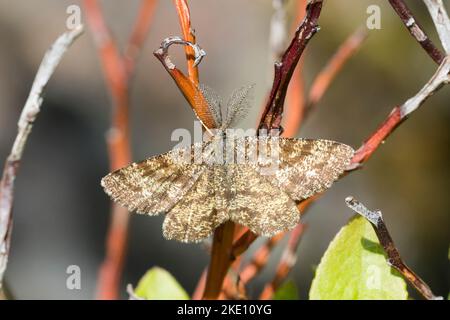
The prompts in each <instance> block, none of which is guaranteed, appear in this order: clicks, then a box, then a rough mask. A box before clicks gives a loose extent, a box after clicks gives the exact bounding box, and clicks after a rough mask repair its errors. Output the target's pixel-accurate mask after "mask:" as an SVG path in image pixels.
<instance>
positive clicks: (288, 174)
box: [101, 86, 354, 242]
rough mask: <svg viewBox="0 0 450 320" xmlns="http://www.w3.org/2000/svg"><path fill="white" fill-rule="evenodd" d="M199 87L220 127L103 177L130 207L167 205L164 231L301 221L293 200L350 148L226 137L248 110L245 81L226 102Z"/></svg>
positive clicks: (277, 228)
mask: <svg viewBox="0 0 450 320" xmlns="http://www.w3.org/2000/svg"><path fill="white" fill-rule="evenodd" d="M201 92H202V93H203V95H204V97H205V98H206V100H207V102H208V105H209V107H210V110H211V114H212V115H213V117H214V120H215V122H216V125H217V128H219V129H218V130H216V131H215V132H214V133H213V134H212V136H211V138H210V139H209V140H208V141H204V142H199V143H194V144H193V145H191V146H189V147H185V148H181V149H174V150H171V151H169V152H167V153H165V154H161V155H158V156H155V157H152V158H149V159H147V160H144V161H141V162H137V163H132V164H131V165H129V166H127V167H125V168H122V169H119V170H117V171H115V172H112V173H110V174H108V175H107V176H105V177H104V178H103V179H102V181H101V185H102V186H103V188H104V190H105V192H106V193H107V194H108V195H109V196H110V197H111V198H112V199H113V200H114V201H116V202H118V203H119V204H121V205H122V206H125V207H126V208H127V209H128V210H129V211H136V212H137V213H141V214H147V215H157V214H159V213H166V217H165V220H164V223H163V235H164V237H165V238H167V239H176V240H179V241H182V242H198V241H202V240H204V239H205V238H207V237H209V236H210V235H211V234H212V233H213V231H214V230H215V228H217V227H218V226H220V225H221V224H223V223H224V222H226V221H228V220H231V221H233V222H235V223H238V224H240V225H243V226H246V227H248V228H249V229H250V230H251V231H252V232H254V233H255V234H258V235H262V236H267V237H271V236H274V235H275V234H277V233H279V232H283V231H288V230H290V229H292V228H293V227H295V226H296V225H297V224H298V223H299V219H300V212H299V209H298V208H297V203H298V201H301V200H304V199H307V198H309V197H311V196H312V195H314V194H316V193H318V192H321V191H323V190H325V189H327V188H329V187H330V186H331V184H332V183H333V181H335V180H336V179H337V178H338V177H339V176H340V175H341V174H342V173H343V171H344V170H345V168H346V167H347V166H348V165H349V163H350V159H351V158H352V156H353V153H354V150H353V149H352V148H351V147H349V146H347V145H345V144H342V143H339V142H335V141H330V140H322V139H294V138H281V137H272V136H268V135H263V136H261V135H253V136H243V137H233V139H232V140H233V143H234V144H233V143H228V142H229V134H228V133H227V132H228V130H227V129H228V128H230V127H231V126H232V125H234V124H235V122H236V121H237V120H238V119H239V118H242V116H243V114H244V112H245V111H246V110H248V106H249V97H250V92H251V87H249V86H246V87H243V88H240V89H238V90H236V91H234V93H233V94H232V95H231V97H230V98H229V99H228V101H227V103H226V105H225V107H223V103H222V101H221V99H220V98H219V97H218V95H216V94H215V93H214V92H213V91H212V90H210V89H209V88H207V87H202V88H201ZM230 146H231V147H230ZM238 146H239V147H238ZM262 150H264V151H265V153H266V154H265V155H264V156H261V154H260V153H261V151H262ZM230 151H232V152H231V153H230ZM274 151H276V152H274ZM180 154H181V155H182V157H180ZM199 154H200V159H201V161H198V160H199V159H198V155H199ZM230 154H232V155H230ZM267 154H276V157H269V156H267ZM218 155H221V156H222V157H218ZM180 159H181V160H180ZM218 159H219V160H218ZM230 159H231V160H232V161H230ZM236 159H240V161H236ZM269 168H272V170H269V172H270V173H269V174H267V172H266V171H267V169H269ZM274 168H275V169H274Z"/></svg>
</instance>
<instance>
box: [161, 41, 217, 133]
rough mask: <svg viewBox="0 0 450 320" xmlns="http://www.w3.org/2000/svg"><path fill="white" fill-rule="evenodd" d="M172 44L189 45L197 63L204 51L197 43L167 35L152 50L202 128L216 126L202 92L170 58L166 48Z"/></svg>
mask: <svg viewBox="0 0 450 320" xmlns="http://www.w3.org/2000/svg"><path fill="white" fill-rule="evenodd" d="M173 44H182V45H185V46H189V47H191V48H192V49H193V50H194V61H195V62H196V63H197V64H198V63H200V61H201V60H202V58H203V57H204V56H205V54H206V53H205V51H203V50H202V49H201V48H200V47H199V46H198V45H197V44H194V43H191V42H189V41H185V40H183V39H181V38H180V37H169V38H166V39H164V40H163V42H162V43H161V46H160V47H159V48H158V49H157V50H156V51H155V52H153V54H154V55H155V57H156V58H158V60H159V61H160V62H161V63H162V65H163V66H164V68H165V69H166V70H167V72H168V73H169V74H170V75H171V76H172V79H173V80H174V81H175V83H176V85H177V86H178V88H179V89H180V91H181V93H182V94H183V96H184V97H185V98H186V100H187V102H188V103H189V105H190V106H191V108H192V110H193V111H194V112H195V114H196V116H197V118H198V119H199V120H200V121H201V123H202V124H203V126H204V128H205V129H211V128H214V127H215V126H216V123H215V121H214V117H213V116H212V114H211V112H210V110H209V107H208V103H207V101H206V99H205V98H204V97H203V94H202V92H201V91H200V89H199V88H198V86H197V84H196V83H194V82H192V81H191V79H189V78H188V77H186V76H185V75H184V74H183V72H181V71H180V70H179V69H178V68H177V67H176V66H175V64H173V63H172V61H171V60H170V56H169V52H168V50H169V47H170V46H171V45H173Z"/></svg>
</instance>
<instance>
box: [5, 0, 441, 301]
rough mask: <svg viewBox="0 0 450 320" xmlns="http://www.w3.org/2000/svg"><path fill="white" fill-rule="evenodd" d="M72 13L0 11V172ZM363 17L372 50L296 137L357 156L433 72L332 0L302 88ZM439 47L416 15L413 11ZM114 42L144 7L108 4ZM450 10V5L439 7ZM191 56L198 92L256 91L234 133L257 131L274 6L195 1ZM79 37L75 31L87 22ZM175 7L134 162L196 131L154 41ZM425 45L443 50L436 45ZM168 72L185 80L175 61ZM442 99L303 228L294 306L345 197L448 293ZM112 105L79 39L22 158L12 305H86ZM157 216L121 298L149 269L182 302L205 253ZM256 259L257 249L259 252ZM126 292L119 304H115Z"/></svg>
mask: <svg viewBox="0 0 450 320" xmlns="http://www.w3.org/2000/svg"><path fill="white" fill-rule="evenodd" d="M71 4H78V5H80V6H81V3H79V2H78V1H75V0H72V1H66V0H58V1H56V0H39V1H37V0H34V1H24V0H21V1H12V0H0V46H1V50H0V159H1V162H2V163H3V161H4V159H5V158H6V156H7V154H8V152H9V150H10V148H11V145H12V141H13V139H14V137H15V135H16V122H17V119H18V117H19V114H20V111H21V109H22V106H23V103H24V102H25V100H26V97H27V94H28V91H29V89H30V86H31V83H32V80H33V78H34V74H35V72H36V70H37V67H38V65H39V63H40V61H41V59H42V56H43V54H44V52H45V50H46V49H47V48H48V46H49V45H50V44H51V43H52V42H53V41H54V39H55V38H56V37H57V36H58V35H59V34H60V33H62V32H63V31H64V29H65V20H66V18H67V14H66V8H67V6H69V5H71ZM370 4H378V5H380V7H381V10H382V12H381V13H382V15H381V19H382V20H381V26H382V29H381V30H373V31H370V32H369V37H368V39H367V40H366V42H365V43H364V45H363V47H362V48H361V50H360V51H359V52H358V53H357V55H356V56H355V57H354V58H352V59H351V60H350V61H349V63H348V64H347V66H346V67H345V68H344V70H343V71H342V72H341V73H340V74H339V76H338V77H337V79H336V80H335V82H334V83H333V85H332V86H331V88H330V89H329V90H328V92H327V94H326V96H325V97H324V98H323V100H322V101H321V102H320V104H319V105H318V108H317V110H316V111H315V112H314V114H313V115H312V116H311V117H310V118H309V119H308V122H307V123H306V124H305V126H304V127H303V128H302V131H301V132H300V133H299V135H298V136H301V137H314V138H328V139H333V140H338V141H342V142H345V143H347V144H350V145H352V146H354V147H358V146H359V145H360V144H361V142H362V141H363V140H364V139H365V138H366V137H367V136H368V135H369V134H370V133H371V132H372V131H373V130H374V129H375V128H376V127H377V126H378V124H379V123H380V122H381V121H382V120H383V119H384V118H385V117H386V115H387V114H388V113H389V112H390V110H391V109H392V108H393V106H395V105H397V104H400V103H402V102H404V101H405V99H407V98H408V97H410V96H411V95H412V94H414V93H415V92H416V91H417V90H418V89H420V87H421V86H422V85H423V84H424V83H425V82H426V81H427V80H428V79H429V77H430V76H431V75H432V74H433V72H434V70H435V68H436V65H435V64H434V63H433V62H432V60H431V59H430V58H429V57H428V56H427V54H426V53H425V52H424V51H423V50H422V49H421V48H420V46H419V45H418V44H417V43H416V42H415V40H413V38H412V37H411V36H410V35H409V33H408V32H407V30H406V29H405V27H404V26H403V25H402V23H401V21H400V19H399V18H398V16H397V15H396V14H395V13H394V12H393V10H392V9H391V7H390V6H389V5H387V3H386V1H375V0H370V1H367V0H359V1H353V0H339V1H336V0H335V1H326V3H325V6H324V9H323V13H322V15H321V17H320V20H319V22H320V25H321V31H320V32H319V33H318V34H317V35H316V36H315V37H314V39H313V40H312V41H311V43H310V46H309V47H308V50H307V53H306V59H305V68H304V76H305V79H306V82H307V83H310V82H311V80H312V79H313V77H314V75H315V74H316V73H317V72H318V71H319V70H320V69H321V67H322V66H324V64H325V63H326V61H327V60H328V59H329V58H330V57H331V55H332V54H333V53H334V51H335V49H336V48H337V47H338V45H339V44H340V43H341V42H342V41H343V40H344V39H345V38H346V37H347V36H348V35H349V34H351V33H352V32H353V31H354V30H355V29H356V28H357V27H359V26H360V25H364V24H365V21H366V19H367V17H368V15H367V14H366V9H367V7H368V6H369V5H370ZM408 4H409V5H410V6H411V9H412V10H413V11H414V13H415V14H416V15H417V17H418V18H419V20H420V21H421V22H422V24H423V26H424V27H425V29H426V30H427V31H428V33H429V35H431V36H432V38H433V39H436V37H435V31H434V29H433V25H432V23H431V19H430V18H429V16H428V14H427V11H426V8H425V6H424V5H423V4H422V3H421V1H408ZM102 5H103V8H104V10H105V12H106V16H107V19H108V23H109V25H110V27H111V28H112V29H113V31H114V34H115V36H116V38H117V41H118V42H119V43H120V44H124V43H125V41H126V40H127V37H128V34H129V32H130V31H131V28H132V25H133V21H134V18H135V15H136V12H137V9H138V5H139V1H137V0H133V1H119V0H108V1H102ZM448 5H450V4H448ZM190 6H191V15H192V21H193V26H194V27H195V29H196V34H197V40H198V42H199V44H200V45H201V46H202V47H203V48H204V49H205V50H206V51H207V54H208V55H207V57H206V58H205V59H204V61H203V62H202V63H201V65H200V77H201V82H203V83H205V84H207V85H208V86H210V87H213V88H215V89H216V90H217V91H218V92H219V93H221V94H222V95H223V96H227V95H228V94H229V93H230V92H231V91H232V90H233V89H235V88H237V87H239V86H241V85H246V84H250V83H255V84H256V92H255V102H254V108H253V110H252V112H251V113H250V115H249V116H248V118H247V119H246V120H244V121H243V126H244V127H252V126H254V125H255V123H256V122H257V118H258V114H259V112H260V108H261V106H262V103H263V101H264V97H265V94H266V92H267V90H268V89H269V87H270V83H271V77H272V70H273V65H272V62H271V61H270V59H269V56H270V54H269V44H268V34H269V27H270V18H271V15H272V12H273V9H272V4H271V1H270V0H258V1H255V0H252V1H251V0H227V1H224V0H221V1H220V0H208V1H205V0H191V1H190ZM82 20H83V22H85V21H84V16H83V17H82ZM179 34H180V30H179V25H178V20H177V15H176V12H175V9H174V7H173V4H172V1H168V0H161V1H159V3H158V6H157V9H156V14H155V16H154V21H153V22H152V26H151V30H150V33H149V35H148V38H147V41H146V45H145V48H144V52H143V55H142V57H141V59H140V60H139V63H138V66H137V70H136V75H135V77H134V79H133V84H132V93H131V95H132V96H131V102H132V119H131V122H132V123H131V126H132V145H133V158H134V159H135V160H140V159H144V158H146V157H149V156H152V155H156V154H159V153H163V152H165V151H167V150H168V149H169V148H171V147H172V146H173V145H174V144H175V143H174V142H171V141H170V134H171V132H172V131H173V130H174V129H176V128H187V129H190V130H192V128H193V120H194V116H193V113H192V111H191V110H190V108H189V106H188V104H187V103H186V102H185V100H184V98H183V97H182V95H181V94H180V93H179V91H178V89H177V88H176V86H175V84H174V83H173V81H172V79H171V78H170V77H169V76H168V74H167V73H166V71H165V70H164V69H163V67H162V66H161V64H160V63H159V62H158V61H157V60H156V59H155V58H154V57H153V55H152V51H153V50H154V49H156V48H157V47H158V46H159V44H160V42H161V40H162V39H163V38H165V37H167V36H170V35H179ZM435 43H439V42H438V41H437V40H436V41H435ZM172 52H177V53H178V55H176V57H178V58H175V61H178V62H179V63H178V65H179V66H180V67H183V68H184V60H183V59H182V54H181V53H182V48H176V47H174V49H173V50H172ZM449 99H450V88H443V89H442V90H441V91H439V93H438V94H436V95H435V96H433V97H432V98H431V99H430V100H428V101H427V102H426V104H425V105H424V106H423V108H422V109H420V110H419V111H418V112H416V113H414V114H413V116H412V117H411V118H410V119H409V120H408V121H406V122H405V123H404V124H402V126H401V127H400V128H399V129H398V130H397V131H396V132H395V133H394V134H393V135H392V136H391V137H390V138H389V139H388V140H387V142H386V144H385V145H383V146H382V147H381V148H380V149H379V150H378V151H377V152H376V154H375V155H374V156H373V158H372V159H370V161H369V162H368V163H367V164H366V166H365V168H364V169H363V170H361V171H359V172H356V173H354V174H351V175H349V176H348V177H346V178H345V179H343V180H341V181H339V182H338V183H336V184H335V185H334V186H333V188H332V189H330V190H329V191H328V192H327V193H326V194H325V196H324V197H322V199H321V200H320V201H318V202H317V203H316V204H315V205H314V206H313V207H312V208H311V209H310V211H309V212H308V214H307V215H306V216H305V219H304V220H305V222H307V223H308V225H309V228H308V230H307V232H306V234H305V236H304V238H303V240H302V242H301V244H300V247H299V249H298V262H297V265H296V267H295V268H294V270H293V271H292V273H291V275H290V278H292V279H294V280H295V281H296V283H297V284H298V286H299V288H300V291H301V296H302V298H306V297H307V292H308V289H309V286H310V283H311V279H312V276H313V270H314V266H315V265H317V264H318V263H319V261H320V258H321V256H322V254H323V253H324V251H325V249H326V248H327V245H328V243H329V242H330V240H331V239H332V238H333V237H334V235H335V234H336V233H337V232H338V231H339V229H340V228H341V227H342V226H343V225H344V224H345V223H346V222H347V220H348V219H349V218H350V217H351V216H352V212H351V211H350V210H349V209H348V208H347V207H346V206H345V203H344V199H345V197H346V196H348V195H354V196H355V197H357V198H358V199H360V200H362V201H363V202H364V203H366V204H367V205H368V206H369V207H372V208H380V209H382V211H383V213H384V217H385V219H386V221H387V223H388V226H389V228H390V230H391V233H392V235H393V237H394V240H395V242H396V244H397V246H398V248H399V249H400V252H401V253H402V255H403V257H404V259H405V261H406V262H407V263H408V264H409V265H410V266H411V267H412V269H413V270H415V271H416V272H417V273H418V274H419V275H420V276H421V277H422V278H424V279H425V281H427V282H428V283H429V285H430V286H431V287H432V289H433V290H434V291H435V293H437V294H440V295H444V296H446V295H447V294H448V292H449V282H450V281H449V279H450V273H449V262H448V259H447V255H448V249H449V242H450V232H449V222H450V212H449V208H450V203H449V202H450V197H449V189H450V179H449V178H450V177H449V174H450V171H449V160H450V153H449V143H450V139H449V138H450V127H449V123H450V108H449ZM110 114H111V103H110V100H109V96H108V91H107V89H106V87H105V83H104V79H103V74H102V70H101V66H100V61H99V58H98V55H97V52H96V48H95V46H94V43H93V39H92V34H91V32H90V30H89V28H87V29H86V32H85V34H84V35H83V36H82V38H81V39H79V40H78V41H77V42H76V43H75V45H74V46H73V47H72V48H71V49H70V51H69V52H68V54H67V55H66V56H65V57H64V59H63V61H62V63H61V65H60V66H59V67H58V69H57V71H56V73H55V74H54V76H53V78H52V79H51V81H50V83H49V86H48V88H47V91H46V96H45V101H44V104H43V111H42V113H41V114H40V115H39V118H38V121H37V123H36V124H35V126H34V129H33V132H32V134H31V137H30V139H29V141H28V142H29V144H28V145H27V149H26V151H25V155H24V160H23V164H22V167H21V170H20V173H19V177H18V180H17V188H16V198H15V209H14V232H13V239H12V252H11V257H10V263H9V268H8V271H7V276H6V281H7V285H8V287H9V289H10V291H11V293H12V294H13V295H14V297H15V298H18V299H28V298H37V299H91V298H93V297H94V295H95V286H96V278H97V272H98V267H99V265H100V263H101V261H102V258H103V254H104V242H105V234H106V230H107V225H108V221H109V200H108V197H107V196H106V195H105V194H104V193H103V191H102V189H101V187H100V184H99V182H100V179H101V177H102V176H103V175H105V174H106V173H108V160H107V152H106V151H107V150H106V146H105V141H104V137H105V132H106V130H107V128H108V123H109V119H110ZM161 224H162V217H145V216H137V215H133V216H132V219H131V232H130V234H131V236H130V241H129V251H128V257H127V261H126V267H125V271H124V279H123V286H122V287H123V288H125V285H126V284H127V283H132V284H136V283H137V281H138V279H139V278H140V276H141V275H143V274H144V273H145V271H146V270H147V269H148V268H150V267H152V266H155V265H157V266H161V267H163V268H166V269H167V270H169V271H170V272H171V273H172V274H173V275H174V276H175V277H176V278H177V279H178V280H179V281H180V282H181V284H182V285H183V286H184V287H185V288H186V290H187V291H188V292H192V291H193V289H194V287H195V285H196V282H197V279H198V277H199V275H200V273H201V271H202V270H203V268H204V267H205V265H206V264H207V262H208V255H207V252H206V251H205V248H204V247H203V246H202V245H196V244H194V245H186V244H180V243H177V242H174V241H166V240H164V239H163V237H162V233H161ZM254 247H257V245H254ZM280 254H281V250H279V249H278V250H276V251H275V253H274V255H273V257H272V259H271V262H270V263H269V265H268V266H267V267H266V269H265V270H264V272H263V273H262V274H261V275H260V276H259V277H258V278H256V279H255V280H254V281H253V282H252V283H251V285H250V287H249V292H250V294H252V293H257V292H258V290H259V289H260V288H261V286H262V284H263V283H264V282H265V281H267V280H268V279H271V275H272V272H273V269H274V266H275V265H276V263H277V261H278V259H279V256H280ZM73 264H75V265H78V266H80V268H81V272H82V283H81V285H82V289H81V290H72V291H71V290H68V289H67V288H66V277H67V274H66V268H67V266H69V265H73ZM123 292H124V293H125V290H123Z"/></svg>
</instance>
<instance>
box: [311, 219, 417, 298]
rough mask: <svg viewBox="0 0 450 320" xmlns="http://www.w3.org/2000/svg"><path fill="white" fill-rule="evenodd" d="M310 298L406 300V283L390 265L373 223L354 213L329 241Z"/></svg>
mask: <svg viewBox="0 0 450 320" xmlns="http://www.w3.org/2000/svg"><path fill="white" fill-rule="evenodd" d="M309 297H310V299H312V300H363V299H376V300H391V299H392V300H406V299H407V298H408V292H407V291H406V283H405V281H404V280H403V278H402V277H401V276H400V275H399V273H398V272H397V271H396V270H394V269H393V268H391V267H390V266H389V265H388V264H387V262H386V258H385V255H384V251H383V248H382V247H381V245H380V244H379V242H378V238H377V236H376V234H375V231H374V230H373V228H372V226H371V225H370V223H369V222H368V221H366V220H365V219H364V218H363V217H361V216H357V217H356V218H353V219H352V220H350V222H349V223H348V224H347V225H346V226H345V227H343V228H342V229H341V230H340V231H339V233H338V234H337V235H336V236H335V238H334V239H333V241H332V242H331V243H330V245H329V247H328V249H327V251H326V252H325V254H324V256H323V257H322V260H321V262H320V264H319V266H318V268H317V272H316V276H315V278H314V280H313V282H312V285H311V290H310V292H309Z"/></svg>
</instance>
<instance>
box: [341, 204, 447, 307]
mask: <svg viewBox="0 0 450 320" xmlns="http://www.w3.org/2000/svg"><path fill="white" fill-rule="evenodd" d="M345 202H346V203H347V206H348V207H349V208H350V209H352V210H353V211H355V212H356V213H358V214H360V215H361V216H363V217H364V218H365V219H366V220H367V221H369V222H370V224H371V225H372V227H373V229H374V230H375V233H376V235H377V237H378V240H380V244H381V245H382V246H383V249H384V251H385V252H386V255H387V258H388V259H387V262H388V264H389V265H390V266H392V267H394V268H395V269H396V270H397V271H399V272H400V273H401V274H402V275H403V276H404V277H405V278H406V279H407V280H408V281H409V282H410V283H411V284H412V285H413V286H414V288H416V290H417V291H419V293H420V294H422V296H424V297H425V299H427V300H442V297H437V296H435V295H434V294H433V292H432V291H431V289H430V287H429V286H428V285H427V284H426V283H425V282H424V281H423V280H422V279H421V278H419V276H417V275H416V274H415V273H414V272H413V271H412V270H411V269H410V268H409V267H408V266H407V265H406V264H405V263H404V262H403V260H402V258H401V257H400V253H399V252H398V250H397V248H396V247H395V244H394V241H393V240H392V238H391V235H390V234H389V231H388V229H387V227H386V224H385V223H384V220H383V216H382V214H381V211H379V210H377V211H372V210H369V209H367V208H366V207H365V206H364V205H363V204H362V203H360V202H359V201H357V200H356V199H354V198H353V197H347V198H346V199H345Z"/></svg>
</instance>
